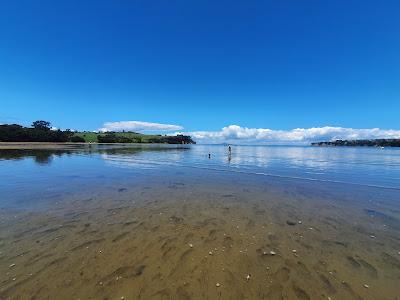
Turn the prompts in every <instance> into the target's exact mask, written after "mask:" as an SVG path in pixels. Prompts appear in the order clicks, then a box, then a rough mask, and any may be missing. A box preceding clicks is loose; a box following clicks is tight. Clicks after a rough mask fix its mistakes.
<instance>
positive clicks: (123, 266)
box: [0, 170, 400, 299]
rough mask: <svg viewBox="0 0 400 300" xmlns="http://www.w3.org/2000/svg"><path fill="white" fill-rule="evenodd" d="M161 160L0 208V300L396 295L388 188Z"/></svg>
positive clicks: (395, 244)
mask: <svg viewBox="0 0 400 300" xmlns="http://www.w3.org/2000/svg"><path fill="white" fill-rule="evenodd" d="M190 172H191V174H190V176H187V175H188V174H187V173H186V171H175V170H171V174H170V176H168V175H167V174H163V176H158V177H157V176H152V177H148V178H146V177H145V178H141V179H140V180H136V181H130V180H131V179H127V180H125V181H123V182H120V181H118V182H109V183H108V184H105V185H101V186H99V185H95V184H93V185H90V184H88V185H87V186H86V188H85V189H79V190H78V191H76V192H74V193H71V194H69V195H61V196H57V197H55V199H53V202H52V205H51V206H49V207H48V209H46V210H45V211H43V210H37V211H34V210H26V211H24V210H20V209H19V210H11V209H10V208H9V209H2V210H1V211H0V220H1V222H0V251H1V254H0V274H1V276H0V299H400V298H399V297H400V294H399V288H398V283H399V282H400V252H399V251H400V234H399V233H400V222H399V219H400V211H399V210H398V208H396V206H395V205H394V204H393V199H394V198H395V197H397V196H398V191H387V190H380V189H374V188H370V189H369V190H368V191H365V188H364V187H363V188H362V190H361V187H360V188H357V187H351V189H349V187H343V186H341V185H334V184H321V183H312V182H311V183H306V182H301V181H294V182H293V181H287V182H285V181H284V180H283V179H281V180H274V179H271V178H269V179H265V178H263V179H260V177H257V176H255V175H245V174H241V175H239V176H238V175H237V174H226V173H224V174H222V173H218V172H205V171H200V170H199V171H196V172H195V171H190Z"/></svg>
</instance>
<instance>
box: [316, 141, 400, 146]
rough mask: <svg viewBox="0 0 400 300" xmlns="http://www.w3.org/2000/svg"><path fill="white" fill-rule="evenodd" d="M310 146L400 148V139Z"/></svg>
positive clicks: (319, 143) (324, 143)
mask: <svg viewBox="0 0 400 300" xmlns="http://www.w3.org/2000/svg"><path fill="white" fill-rule="evenodd" d="M311 145H312V146H350V147H356V146H363V147H400V139H374V140H336V141H331V142H317V143H311Z"/></svg>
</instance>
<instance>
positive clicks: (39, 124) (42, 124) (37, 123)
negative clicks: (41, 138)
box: [32, 120, 51, 130]
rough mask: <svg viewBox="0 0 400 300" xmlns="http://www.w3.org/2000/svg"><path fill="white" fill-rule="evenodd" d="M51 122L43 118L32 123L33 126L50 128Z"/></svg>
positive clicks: (41, 128)
mask: <svg viewBox="0 0 400 300" xmlns="http://www.w3.org/2000/svg"><path fill="white" fill-rule="evenodd" d="M50 126H51V123H50V122H47V121H43V120H39V121H35V122H33V123H32V127H33V128H35V129H39V130H50V128H51V127H50Z"/></svg>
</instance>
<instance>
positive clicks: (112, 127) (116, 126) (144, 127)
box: [99, 121, 183, 132]
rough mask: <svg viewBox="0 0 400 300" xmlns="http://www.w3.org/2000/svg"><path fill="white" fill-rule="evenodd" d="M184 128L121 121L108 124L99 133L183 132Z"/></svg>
mask: <svg viewBox="0 0 400 300" xmlns="http://www.w3.org/2000/svg"><path fill="white" fill-rule="evenodd" d="M182 129H183V127H182V126H179V125H170V124H160V123H149V122H141V121H120V122H106V123H104V124H103V127H102V128H100V129H99V131H102V132H107V131H123V130H125V131H171V130H182Z"/></svg>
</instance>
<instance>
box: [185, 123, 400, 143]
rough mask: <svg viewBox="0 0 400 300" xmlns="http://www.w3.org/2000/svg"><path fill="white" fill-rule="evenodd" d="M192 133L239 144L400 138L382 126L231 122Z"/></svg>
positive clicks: (195, 136) (208, 139)
mask: <svg viewBox="0 0 400 300" xmlns="http://www.w3.org/2000/svg"><path fill="white" fill-rule="evenodd" d="M182 134H188V135H191V136H192V138H193V139H195V140H196V141H197V142H198V143H236V144H274V143H275V144H282V143H286V144H291V143H293V144H307V143H310V142H313V141H330V140H336V139H377V138H400V130H383V129H379V128H371V129H354V128H343V127H329V126H326V127H313V128H296V129H292V130H272V129H268V128H247V127H241V126H238V125H230V126H227V127H224V128H222V129H221V130H220V131H193V132H183V133H182Z"/></svg>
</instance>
